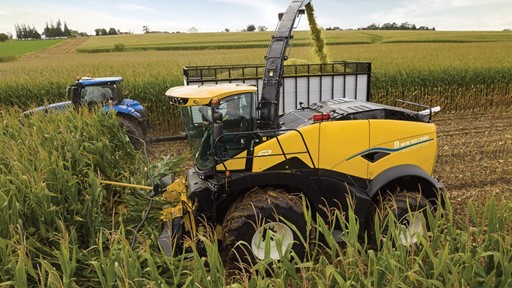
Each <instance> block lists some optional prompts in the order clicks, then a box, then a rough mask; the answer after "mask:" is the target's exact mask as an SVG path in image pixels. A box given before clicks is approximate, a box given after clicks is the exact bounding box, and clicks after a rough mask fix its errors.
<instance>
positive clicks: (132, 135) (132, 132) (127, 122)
mask: <svg viewBox="0 0 512 288" xmlns="http://www.w3.org/2000/svg"><path fill="white" fill-rule="evenodd" d="M119 122H120V125H121V128H123V129H124V130H125V131H126V136H128V140H130V143H131V144H132V146H133V148H135V149H137V150H142V149H143V147H144V144H143V143H142V142H141V141H140V140H139V139H142V140H144V136H145V135H144V132H142V128H141V127H140V125H139V124H138V123H137V119H135V118H128V117H123V116H119Z"/></svg>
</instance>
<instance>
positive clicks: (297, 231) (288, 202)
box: [222, 187, 306, 267]
mask: <svg viewBox="0 0 512 288" xmlns="http://www.w3.org/2000/svg"><path fill="white" fill-rule="evenodd" d="M222 228H223V229H222V230H223V238H224V241H223V244H224V248H225V250H226V251H227V253H228V254H227V257H228V258H227V260H228V261H229V262H228V263H229V264H230V265H236V264H242V265H244V266H245V267H247V266H249V267H250V266H253V265H254V264H255V263H256V261H258V260H269V259H272V260H280V259H281V257H283V256H284V254H285V251H286V250H287V249H291V250H293V252H294V253H295V255H296V256H297V257H299V259H303V258H304V255H305V251H306V246H305V243H304V241H305V240H306V220H305V218H304V212H303V207H302V201H301V199H300V198H298V197H296V196H293V195H290V194H288V193H287V192H286V191H285V190H283V189H274V188H271V187H268V188H264V189H259V188H255V189H252V190H251V191H249V192H248V193H247V194H246V195H244V196H242V197H241V198H240V199H239V200H238V201H236V202H235V203H233V205H231V207H230V208H229V210H228V212H227V214H226V217H225V219H224V222H223V225H222Z"/></svg>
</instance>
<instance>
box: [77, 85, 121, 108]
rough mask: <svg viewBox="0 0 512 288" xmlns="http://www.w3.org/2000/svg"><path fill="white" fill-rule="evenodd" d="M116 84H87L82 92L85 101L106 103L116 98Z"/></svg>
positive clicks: (82, 98)
mask: <svg viewBox="0 0 512 288" xmlns="http://www.w3.org/2000/svg"><path fill="white" fill-rule="evenodd" d="M114 90H115V86H86V87H84V88H83V89H82V92H81V93H80V99H81V100H82V101H83V102H84V103H91V104H95V103H105V102H108V101H109V100H114V95H115V94H114V93H115V92H114Z"/></svg>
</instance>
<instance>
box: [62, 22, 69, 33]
mask: <svg viewBox="0 0 512 288" xmlns="http://www.w3.org/2000/svg"><path fill="white" fill-rule="evenodd" d="M62 36H64V37H71V30H69V28H68V24H66V22H64V30H63V31H62Z"/></svg>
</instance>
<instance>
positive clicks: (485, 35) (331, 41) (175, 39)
mask: <svg viewBox="0 0 512 288" xmlns="http://www.w3.org/2000/svg"><path fill="white" fill-rule="evenodd" d="M272 34H273V32H241V33H233V32H231V33H200V34H194V33H192V34H188V33H154V34H152V33H150V34H139V35H118V36H117V35H116V36H102V37H92V38H91V39H89V41H87V42H86V43H84V44H82V45H81V46H80V47H78V49H77V50H78V51H79V52H88V53H93V52H108V51H110V50H112V49H114V46H115V45H116V44H122V45H124V47H125V49H126V50H132V51H133V50H204V49H229V48H235V49H236V48H238V49H241V48H243V49H246V48H266V47H267V46H268V43H269V39H270V38H271V36H272ZM323 35H324V39H325V42H326V44H327V45H329V46H334V45H350V44H372V43H373V44H378V43H471V42H500V41H512V32H510V31H507V32H505V31H504V32H437V31H364V30H353V31H341V30H339V31H332V30H331V31H323ZM293 45H294V46H295V47H302V46H309V45H311V37H310V35H309V31H296V32H294V39H293Z"/></svg>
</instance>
